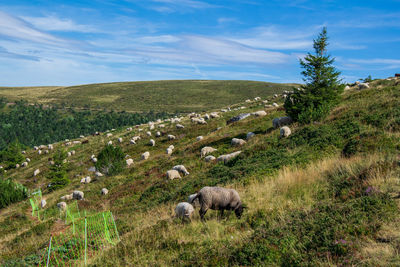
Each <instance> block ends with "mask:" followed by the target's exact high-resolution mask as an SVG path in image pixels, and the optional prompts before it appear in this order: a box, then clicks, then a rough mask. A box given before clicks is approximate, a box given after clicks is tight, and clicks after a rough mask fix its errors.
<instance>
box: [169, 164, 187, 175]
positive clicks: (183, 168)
mask: <svg viewBox="0 0 400 267" xmlns="http://www.w3.org/2000/svg"><path fill="white" fill-rule="evenodd" d="M172 169H173V170H176V171H178V172H180V173H183V175H184V176H186V175H189V172H188V171H187V170H186V168H185V166H183V165H176V166H174V167H173V168H172Z"/></svg>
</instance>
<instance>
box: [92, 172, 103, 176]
mask: <svg viewBox="0 0 400 267" xmlns="http://www.w3.org/2000/svg"><path fill="white" fill-rule="evenodd" d="M94 175H95V176H96V177H102V176H104V175H103V174H102V173H101V172H99V171H97V172H95V173H94Z"/></svg>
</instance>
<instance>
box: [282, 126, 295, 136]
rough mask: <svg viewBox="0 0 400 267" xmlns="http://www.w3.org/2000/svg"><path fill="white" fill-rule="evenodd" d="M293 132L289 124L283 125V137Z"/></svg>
mask: <svg viewBox="0 0 400 267" xmlns="http://www.w3.org/2000/svg"><path fill="white" fill-rule="evenodd" d="M291 133H292V131H291V130H290V128H289V127H287V126H283V127H282V128H281V130H280V136H281V137H288V136H289V135H290V134H291Z"/></svg>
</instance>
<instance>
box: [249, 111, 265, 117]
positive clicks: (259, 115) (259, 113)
mask: <svg viewBox="0 0 400 267" xmlns="http://www.w3.org/2000/svg"><path fill="white" fill-rule="evenodd" d="M252 115H254V116H256V117H263V116H267V112H265V111H264V110H259V111H256V112H253V113H252Z"/></svg>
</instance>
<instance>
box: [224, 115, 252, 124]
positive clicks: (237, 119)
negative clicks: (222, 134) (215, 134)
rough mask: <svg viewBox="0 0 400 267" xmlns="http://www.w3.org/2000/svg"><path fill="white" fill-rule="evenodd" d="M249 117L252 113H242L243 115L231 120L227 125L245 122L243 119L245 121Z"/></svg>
mask: <svg viewBox="0 0 400 267" xmlns="http://www.w3.org/2000/svg"><path fill="white" fill-rule="evenodd" d="M249 116H250V113H242V114H239V115H237V116H235V117H233V118H230V119H229V120H228V121H227V122H226V123H227V124H231V123H234V122H237V121H240V120H243V119H245V118H247V117H249Z"/></svg>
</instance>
